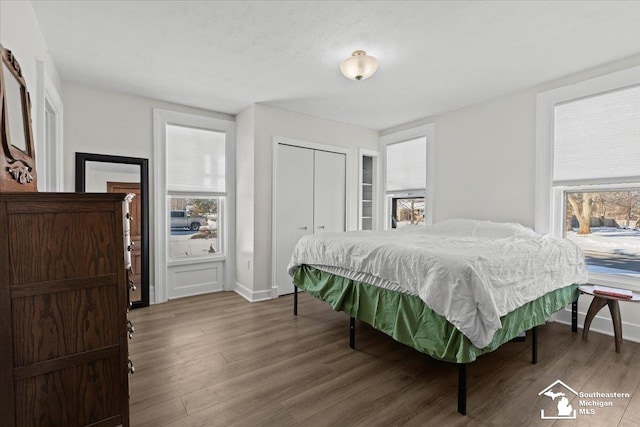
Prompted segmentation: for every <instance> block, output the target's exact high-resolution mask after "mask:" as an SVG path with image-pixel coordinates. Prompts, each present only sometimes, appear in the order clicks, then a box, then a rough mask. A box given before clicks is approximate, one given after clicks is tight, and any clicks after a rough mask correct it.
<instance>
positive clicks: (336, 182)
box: [313, 150, 346, 233]
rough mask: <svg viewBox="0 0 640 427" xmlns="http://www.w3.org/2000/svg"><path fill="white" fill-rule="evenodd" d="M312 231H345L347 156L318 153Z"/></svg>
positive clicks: (316, 154) (315, 169) (316, 157)
mask: <svg viewBox="0 0 640 427" xmlns="http://www.w3.org/2000/svg"><path fill="white" fill-rule="evenodd" d="M314 166H315V167H314V172H315V173H314V179H315V182H314V193H313V194H314V200H313V207H314V209H313V225H314V227H313V232H314V233H326V232H333V231H345V217H344V216H345V195H346V194H345V193H346V188H345V186H346V170H345V169H346V156H345V155H344V154H339V153H330V152H328V151H318V150H316V152H315V165H314Z"/></svg>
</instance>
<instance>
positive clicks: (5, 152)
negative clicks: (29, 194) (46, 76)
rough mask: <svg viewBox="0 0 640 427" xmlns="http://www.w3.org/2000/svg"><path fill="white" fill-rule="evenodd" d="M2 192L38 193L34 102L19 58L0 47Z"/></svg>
mask: <svg viewBox="0 0 640 427" xmlns="http://www.w3.org/2000/svg"><path fill="white" fill-rule="evenodd" d="M0 56H1V57H2V60H1V61H0V101H1V102H0V137H1V143H2V150H0V166H1V170H2V172H0V191H37V186H36V173H35V154H34V148H33V134H32V130H31V103H30V100H29V93H28V92H27V86H26V82H25V80H24V77H23V76H22V69H21V68H20V64H19V63H18V61H17V59H16V58H15V56H13V54H12V53H11V51H10V50H9V49H5V48H4V47H3V46H2V45H0Z"/></svg>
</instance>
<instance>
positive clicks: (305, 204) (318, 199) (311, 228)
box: [274, 144, 346, 295]
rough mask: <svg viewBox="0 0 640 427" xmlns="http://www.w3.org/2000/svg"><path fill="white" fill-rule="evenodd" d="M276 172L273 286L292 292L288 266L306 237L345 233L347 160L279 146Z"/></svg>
mask: <svg viewBox="0 0 640 427" xmlns="http://www.w3.org/2000/svg"><path fill="white" fill-rule="evenodd" d="M276 155H277V156H278V158H277V168H276V171H275V174H276V180H275V185H276V188H275V192H276V197H275V209H274V215H275V222H274V223H275V230H274V239H275V245H274V246H275V248H274V249H275V262H274V268H275V274H274V278H275V283H274V286H277V287H278V295H285V294H290V293H292V292H293V283H292V280H291V277H290V276H289V275H288V274H287V265H289V260H290V259H291V253H292V252H293V248H294V246H295V245H296V243H297V242H298V240H299V239H300V237H302V236H304V235H306V234H312V233H324V232H333V231H345V208H346V207H345V203H346V156H345V155H344V154H339V153H333V152H328V151H321V150H314V149H311V148H302V147H295V146H291V145H284V144H278V146H277V153H276Z"/></svg>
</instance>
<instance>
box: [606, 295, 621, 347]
mask: <svg viewBox="0 0 640 427" xmlns="http://www.w3.org/2000/svg"><path fill="white" fill-rule="evenodd" d="M607 305H608V306H609V313H611V320H613V334H614V336H615V340H616V353H620V348H621V347H622V320H621V319H620V305H619V304H618V301H617V300H613V299H610V300H607Z"/></svg>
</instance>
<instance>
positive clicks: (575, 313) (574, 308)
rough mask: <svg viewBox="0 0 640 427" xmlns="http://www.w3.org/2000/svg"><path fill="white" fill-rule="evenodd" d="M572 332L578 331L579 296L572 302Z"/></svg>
mask: <svg viewBox="0 0 640 427" xmlns="http://www.w3.org/2000/svg"><path fill="white" fill-rule="evenodd" d="M571 332H578V298H577V297H576V300H575V301H574V302H572V303H571Z"/></svg>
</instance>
